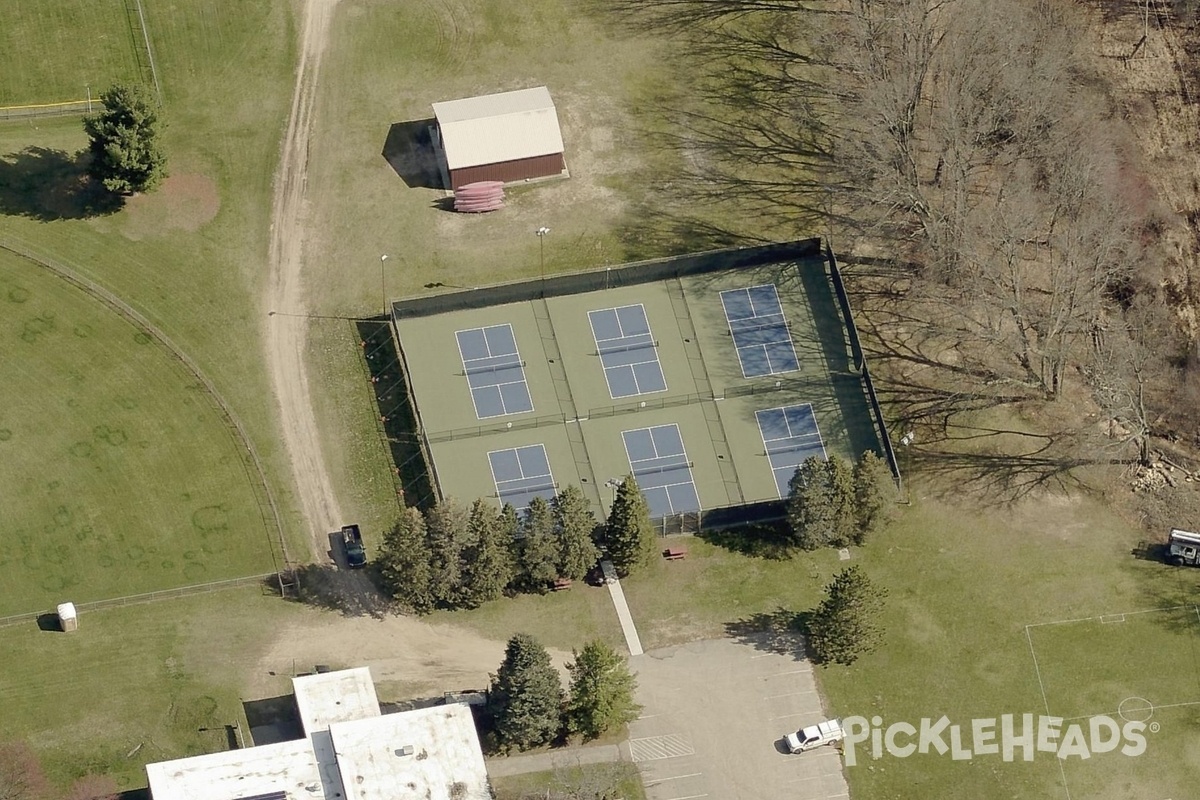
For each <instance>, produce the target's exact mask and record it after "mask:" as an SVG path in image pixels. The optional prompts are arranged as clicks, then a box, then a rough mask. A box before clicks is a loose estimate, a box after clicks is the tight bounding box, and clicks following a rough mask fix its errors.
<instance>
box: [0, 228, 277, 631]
mask: <svg viewBox="0 0 1200 800" xmlns="http://www.w3.org/2000/svg"><path fill="white" fill-rule="evenodd" d="M0 307H3V315H0V342H2V344H0V350H2V351H3V353H4V358H3V360H0V485H2V486H4V487H5V502H4V521H5V524H4V529H3V532H2V534H0V537H2V542H3V546H2V547H0V585H2V586H3V591H2V592H0V616H4V615H5V614H12V613H17V612H24V611H38V610H43V609H46V608H48V607H51V606H53V605H54V604H55V603H57V602H61V601H63V600H74V601H76V602H86V601H89V600H97V599H102V598H106V597H119V596H123V595H129V594H135V593H139V592H146V591H151V590H154V589H163V588H169V587H174V586H183V585H187V584H195V583H202V582H206V581H213V580H218V579H221V578H230V577H236V576H242V575H253V574H258V573H262V572H268V571H271V570H272V569H273V568H274V567H273V565H274V564H275V563H276V561H275V558H273V554H272V549H273V540H275V539H277V536H278V534H277V533H276V532H275V530H274V527H273V522H272V521H270V520H269V519H268V518H267V517H264V515H263V510H262V509H261V508H260V506H259V503H258V500H257V497H258V494H257V493H256V489H255V486H254V482H255V481H258V480H259V478H258V475H257V474H256V473H253V472H251V471H248V470H247V469H246V468H245V467H244V466H243V452H242V448H241V443H240V442H239V441H238V440H237V439H235V437H234V436H233V434H232V432H231V430H230V429H229V428H228V426H227V425H226V423H225V421H224V420H223V419H222V417H221V415H220V414H219V412H218V409H217V408H216V406H215V405H214V404H213V402H212V400H211V399H210V398H209V397H208V396H207V394H206V393H205V392H204V391H203V390H202V389H200V388H199V387H198V385H197V383H196V380H195V377H194V376H192V375H191V373H189V372H187V371H186V370H185V369H184V368H183V365H182V364H180V363H179V361H178V360H177V359H176V358H174V357H173V356H172V355H171V354H170V352H169V351H167V350H166V349H165V348H164V347H162V346H161V345H160V344H159V343H158V342H156V341H154V340H153V339H151V338H150V337H149V336H148V335H147V334H145V333H144V332H142V331H141V330H139V329H138V328H137V327H136V326H134V325H133V324H132V323H130V322H129V321H128V320H126V319H125V318H124V317H121V316H119V315H118V314H117V313H116V312H115V311H113V310H112V309H111V308H109V307H108V306H106V305H104V304H102V303H101V302H100V301H98V300H96V299H94V298H93V297H91V296H90V295H87V294H85V293H84V292H83V291H82V290H81V289H79V288H77V287H75V286H73V285H71V284H69V283H67V282H66V281H64V280H62V279H60V278H58V277H56V276H54V275H53V274H51V273H49V272H47V271H46V270H44V269H43V268H42V267H40V266H38V265H35V264H32V263H30V262H28V261H26V260H24V259H21V258H18V257H16V256H13V255H11V254H9V253H7V252H4V251H0Z"/></svg>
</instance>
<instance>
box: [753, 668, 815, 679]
mask: <svg viewBox="0 0 1200 800" xmlns="http://www.w3.org/2000/svg"><path fill="white" fill-rule="evenodd" d="M800 674H812V670H811V669H794V670H792V671H791V672H776V673H774V674H773V675H764V676H763V680H764V681H765V680H767V679H768V678H778V677H780V676H782V675H800Z"/></svg>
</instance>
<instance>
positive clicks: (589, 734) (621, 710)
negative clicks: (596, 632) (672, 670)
mask: <svg viewBox="0 0 1200 800" xmlns="http://www.w3.org/2000/svg"><path fill="white" fill-rule="evenodd" d="M567 670H568V671H569V672H570V673H571V690H570V691H571V694H570V698H569V699H568V700H567V711H566V718H567V730H569V731H570V732H571V733H578V734H580V735H582V736H583V737H584V738H585V739H595V738H596V737H598V736H600V735H601V734H603V733H604V732H605V731H609V730H612V729H613V728H619V727H620V726H622V725H625V724H627V723H629V722H632V721H633V720H635V719H637V715H638V712H639V711H641V706H639V705H638V704H637V703H635V702H634V700H633V692H634V689H635V688H636V687H637V682H636V681H635V680H634V677H633V675H631V674H630V672H629V665H628V664H627V663H626V661H625V659H624V658H622V657H621V656H620V655H619V654H618V653H617V651H616V650H614V649H613V648H612V647H611V646H609V645H607V644H605V643H604V642H602V641H599V640H595V641H591V642H588V643H587V644H586V645H584V647H583V650H582V651H580V652H577V653H575V661H574V663H571V664H568V665H567Z"/></svg>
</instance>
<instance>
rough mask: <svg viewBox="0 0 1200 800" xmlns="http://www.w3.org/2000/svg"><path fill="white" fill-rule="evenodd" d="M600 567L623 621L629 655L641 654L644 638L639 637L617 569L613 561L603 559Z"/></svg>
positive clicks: (619, 616) (618, 614)
mask: <svg viewBox="0 0 1200 800" xmlns="http://www.w3.org/2000/svg"><path fill="white" fill-rule="evenodd" d="M600 569H602V570H604V582H605V583H607V584H608V593H609V594H610V595H612V601H613V606H615V607H616V609H617V619H619V620H620V621H621V632H622V633H624V634H625V646H626V647H628V648H629V655H631V656H640V655H641V654H642V640H641V639H639V638H638V632H637V628H635V627H634V625H633V615H632V614H630V613H629V604H628V603H626V602H625V590H624V589H622V588H621V582H620V581H619V580H617V570H616V569H615V568H614V567H613V565H612V562H611V561H601V562H600Z"/></svg>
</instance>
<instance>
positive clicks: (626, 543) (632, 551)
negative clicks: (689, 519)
mask: <svg viewBox="0 0 1200 800" xmlns="http://www.w3.org/2000/svg"><path fill="white" fill-rule="evenodd" d="M606 533H607V540H608V556H609V558H611V559H612V562H613V566H614V567H616V569H617V573H618V574H619V575H622V576H624V575H628V574H629V573H631V572H634V571H636V570H637V569H639V568H642V567H646V566H649V565H650V564H652V563H654V557H655V555H656V554H657V550H658V539H657V535H656V534H655V532H654V526H653V524H651V522H650V507H649V506H648V505H647V504H646V498H645V496H644V495H643V494H642V490H641V489H640V488H639V487H638V485H637V481H636V480H635V479H634V477H633V476H632V475H627V476H626V477H625V480H623V481H621V485H620V486H618V487H617V496H616V498H614V500H613V504H612V509H611V510H610V512H609V515H608V526H607V531H606Z"/></svg>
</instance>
